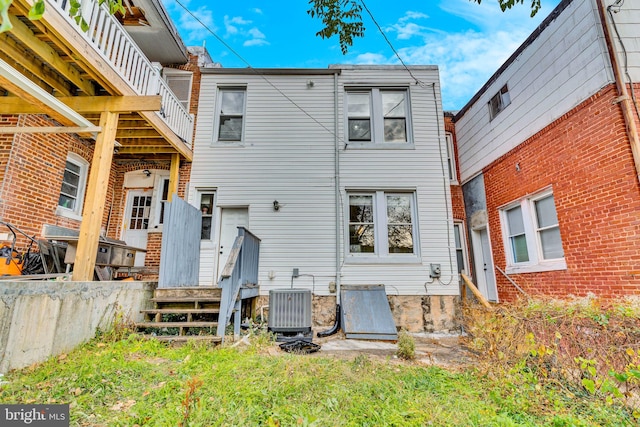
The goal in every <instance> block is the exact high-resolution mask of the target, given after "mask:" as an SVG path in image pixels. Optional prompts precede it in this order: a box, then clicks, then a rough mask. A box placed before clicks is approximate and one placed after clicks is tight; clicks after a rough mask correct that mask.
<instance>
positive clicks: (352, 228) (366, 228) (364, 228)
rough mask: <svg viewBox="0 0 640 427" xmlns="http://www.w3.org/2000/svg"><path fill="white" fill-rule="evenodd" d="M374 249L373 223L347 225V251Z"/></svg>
mask: <svg viewBox="0 0 640 427" xmlns="http://www.w3.org/2000/svg"><path fill="white" fill-rule="evenodd" d="M374 250H375V238H374V235H373V225H364V224H359V225H349V252H351V253H373V252H374Z"/></svg>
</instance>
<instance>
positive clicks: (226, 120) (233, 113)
mask: <svg viewBox="0 0 640 427" xmlns="http://www.w3.org/2000/svg"><path fill="white" fill-rule="evenodd" d="M245 98H246V89H244V88H222V89H220V90H219V92H218V104H217V110H218V132H217V133H218V141H222V142H227V141H229V142H233V141H242V139H243V134H244V113H245Z"/></svg>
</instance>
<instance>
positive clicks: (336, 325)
mask: <svg viewBox="0 0 640 427" xmlns="http://www.w3.org/2000/svg"><path fill="white" fill-rule="evenodd" d="M339 330H340V304H336V323H334V324H333V326H332V327H331V329H327V330H326V331H320V332H318V333H317V334H316V335H317V336H318V338H324V337H328V336H330V335H333V334H335V333H337V332H338V331H339Z"/></svg>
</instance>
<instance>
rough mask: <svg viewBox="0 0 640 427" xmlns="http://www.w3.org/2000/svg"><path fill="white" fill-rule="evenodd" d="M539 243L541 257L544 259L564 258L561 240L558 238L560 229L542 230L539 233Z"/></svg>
mask: <svg viewBox="0 0 640 427" xmlns="http://www.w3.org/2000/svg"><path fill="white" fill-rule="evenodd" d="M540 243H542V257H543V258H544V259H556V258H563V257H564V250H563V249H562V239H561V238H560V228H558V227H554V228H549V229H546V230H542V231H541V232H540Z"/></svg>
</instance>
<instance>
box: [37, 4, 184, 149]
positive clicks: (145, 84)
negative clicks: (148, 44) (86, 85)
mask: <svg viewBox="0 0 640 427" xmlns="http://www.w3.org/2000/svg"><path fill="white" fill-rule="evenodd" d="M69 3H70V2H69V0H48V1H47V4H50V5H52V6H53V7H55V8H56V9H57V10H58V11H59V12H60V13H61V15H62V16H63V17H64V18H65V19H66V20H67V21H68V22H69V24H70V25H71V26H73V27H74V28H75V29H76V31H77V32H78V34H80V35H81V36H82V37H83V38H84V39H85V40H86V41H87V42H88V43H89V44H91V45H92V46H93V47H94V48H95V50H96V52H98V54H99V55H100V56H101V57H102V58H103V59H104V60H105V61H107V62H108V63H109V64H111V65H112V67H113V68H114V69H115V70H116V71H117V72H118V73H119V74H120V75H121V76H122V77H123V79H124V80H125V81H126V82H127V83H128V85H129V86H130V87H131V88H132V89H133V90H134V91H135V92H136V93H137V94H139V95H160V96H161V98H162V109H161V110H160V111H159V112H156V114H158V115H159V116H160V117H161V118H162V120H164V122H165V123H166V124H167V126H169V128H170V129H171V130H172V131H173V132H174V133H175V134H176V135H177V136H178V137H179V138H180V139H182V140H183V141H184V142H185V143H186V144H187V145H188V146H189V147H191V139H192V136H193V117H192V116H191V115H190V114H189V112H188V111H187V110H186V109H185V108H184V107H183V105H182V104H181V103H180V101H179V100H178V98H177V97H176V96H175V94H174V93H173V92H172V91H171V89H169V86H167V84H166V82H165V81H164V80H163V79H162V76H161V75H160V72H159V70H157V69H156V68H155V67H154V66H153V65H152V64H151V62H150V61H149V59H148V58H147V57H146V56H145V54H144V53H143V52H142V50H141V49H140V48H139V47H138V45H137V44H136V43H135V42H134V41H133V39H132V38H131V36H129V33H127V31H126V30H125V29H124V28H123V27H122V25H121V24H120V22H118V20H117V19H116V18H115V17H114V16H113V15H112V14H111V13H109V9H108V8H107V6H106V2H105V3H104V4H102V5H98V2H97V1H95V0H83V1H82V11H83V12H82V15H83V17H84V19H85V21H86V23H87V24H88V26H89V28H88V30H87V31H82V28H81V27H80V25H79V24H78V23H76V21H75V20H74V19H73V18H71V17H70V16H69V8H70V4H69Z"/></svg>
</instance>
